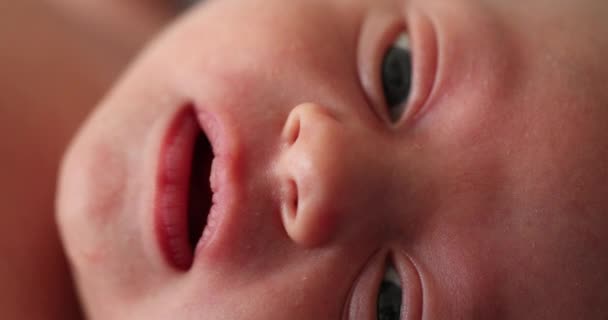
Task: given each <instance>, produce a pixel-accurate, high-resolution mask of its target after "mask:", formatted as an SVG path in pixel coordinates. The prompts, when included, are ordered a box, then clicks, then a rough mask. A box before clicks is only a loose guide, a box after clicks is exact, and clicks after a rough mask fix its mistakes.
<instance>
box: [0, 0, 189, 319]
mask: <svg viewBox="0 0 608 320" xmlns="http://www.w3.org/2000/svg"><path fill="white" fill-rule="evenodd" d="M191 2H194V1H186V0H183V1H169V0H18V1H10V0H0V205H1V207H0V210H1V211H0V319H7V320H12V319H16V320H17V319H26V320H33V319H45V320H49V319H50V320H53V319H62V320H69V319H82V318H83V317H82V314H81V311H80V309H79V308H78V304H77V301H76V295H75V293H74V291H73V286H72V281H71V278H70V275H69V269H68V266H67V263H66V261H65V258H64V256H63V253H62V250H61V246H60V242H59V238H58V235H57V231H56V226H55V223H54V220H53V215H54V213H53V210H54V209H53V202H54V193H55V183H56V176H57V168H58V165H59V162H60V159H61V155H62V153H63V150H64V149H65V147H66V145H67V144H68V142H69V140H70V138H71V137H72V135H73V134H74V133H75V131H76V130H77V128H78V126H79V124H80V123H81V122H82V121H83V119H84V118H85V117H86V115H87V114H88V113H89V112H90V110H91V109H92V108H93V107H94V106H95V104H96V103H97V102H98V101H99V100H100V98H101V97H102V96H103V95H104V94H105V93H106V91H107V90H108V89H109V88H110V86H111V85H112V83H113V82H114V81H115V80H116V78H117V77H118V76H119V75H120V74H121V72H122V70H124V68H125V67H126V66H127V65H128V63H129V62H130V61H131V59H132V58H133V57H134V56H135V55H136V54H137V53H138V52H139V51H140V50H141V48H142V47H143V46H145V44H146V43H147V42H148V41H149V40H150V39H151V38H153V37H154V35H155V34H157V33H158V32H159V30H161V29H162V28H163V27H164V26H166V25H167V24H168V23H170V22H171V21H172V20H174V19H175V18H176V17H177V16H179V15H180V14H181V13H182V12H184V11H185V10H187V7H188V6H189V5H190V4H191Z"/></svg>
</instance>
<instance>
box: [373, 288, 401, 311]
mask: <svg viewBox="0 0 608 320" xmlns="http://www.w3.org/2000/svg"><path fill="white" fill-rule="evenodd" d="M400 318H401V288H399V287H398V286H397V285H395V284H394V283H391V282H387V281H384V282H382V284H381V285H380V293H379V295H378V320H399V319H400Z"/></svg>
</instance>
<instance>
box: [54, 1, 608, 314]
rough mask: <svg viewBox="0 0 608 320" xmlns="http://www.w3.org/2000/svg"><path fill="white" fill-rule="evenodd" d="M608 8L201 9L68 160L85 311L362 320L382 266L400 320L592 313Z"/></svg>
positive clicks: (325, 5)
mask: <svg viewBox="0 0 608 320" xmlns="http://www.w3.org/2000/svg"><path fill="white" fill-rule="evenodd" d="M606 13H608V8H607V6H606V4H605V2H603V1H599V0H598V1H588V2H586V3H585V4H582V3H579V2H573V1H572V2H565V1H564V2H559V1H540V0H538V1H536V2H530V3H527V4H526V5H525V6H521V5H518V4H511V2H506V1H505V2H497V1H481V0H462V1H450V2H449V4H448V2H445V1H441V0H437V1H426V0H420V1H416V0H412V1H408V2H403V1H392V0H386V1H376V0H374V1H372V0H368V1H365V0H341V1H338V0H336V1H327V0H318V1H317V0H292V1H282V0H248V1H230V0H226V1H211V2H210V3H208V4H206V5H204V6H201V7H198V8H195V9H193V10H192V11H191V12H190V13H189V14H188V15H187V16H186V17H184V18H183V19H182V20H181V21H179V22H178V23H177V24H175V25H174V26H173V27H172V28H171V29H169V30H168V31H167V32H166V33H165V34H164V35H163V36H162V37H161V38H160V39H158V40H157V41H156V43H155V44H153V45H152V46H151V47H150V48H149V49H148V50H147V51H146V52H145V54H144V55H143V56H141V57H140V59H139V60H138V61H137V63H136V64H135V65H134V66H133V67H132V69H131V70H130V71H129V72H128V74H127V75H126V76H125V77H124V78H123V80H122V81H121V82H120V83H119V85H118V86H117V88H116V89H115V90H114V91H113V92H112V93H111V94H110V95H109V96H108V98H107V99H106V100H105V101H103V103H102V104H101V106H100V107H99V108H98V109H97V111H96V112H95V113H94V114H93V115H92V117H91V118H90V119H89V121H88V122H87V123H86V124H85V126H84V127H83V129H82V131H81V132H80V134H79V136H78V138H77V139H76V140H75V142H74V143H73V145H72V147H71V149H70V151H69V152H68V154H67V156H66V158H65V161H64V165H63V170H62V178H61V181H60V194H59V198H58V212H59V214H58V218H59V223H60V227H61V231H62V235H63V239H64V243H65V245H66V248H67V251H68V255H69V257H70V259H71V262H72V263H73V266H74V270H75V274H76V279H77V282H78V285H79V289H80V293H81V296H82V299H83V302H84V306H85V309H86V311H87V313H88V315H89V317H90V318H91V319H341V318H344V319H369V320H372V319H375V298H376V296H377V287H378V285H379V280H380V278H381V277H382V275H383V272H384V267H385V265H386V262H387V261H388V260H390V261H391V262H392V263H393V264H394V265H395V267H396V269H397V270H398V272H399V275H400V278H401V281H402V285H403V290H404V301H403V315H402V319H605V318H606V317H608V307H607V306H608V273H607V272H605V271H606V270H608V254H607V252H608V214H607V213H606V212H608V199H607V198H606V194H608V184H607V183H606V181H608V165H607V163H608V138H607V137H608V134H607V133H606V129H605V128H606V123H607V121H608V108H606V105H607V102H608V92H607V91H606V90H605V83H606V81H607V76H608V67H607V66H606V64H605V62H604V57H605V53H607V52H608V42H607V41H608V40H606V39H607V37H605V36H604V35H603V34H602V33H601V32H599V31H598V30H606V25H605V23H606V22H605V19H604V18H603V17H604V16H605V14H606ZM404 27H407V31H408V33H409V35H410V37H411V39H412V50H413V60H414V69H415V70H414V87H413V91H412V96H411V99H410V101H409V103H408V106H407V111H406V112H405V113H404V114H403V116H402V118H401V119H400V120H399V121H397V122H395V123H391V122H390V120H389V116H388V112H387V111H386V107H385V106H384V102H383V101H384V98H383V96H382V90H381V86H380V75H379V66H380V63H381V59H382V55H383V53H384V52H385V50H386V48H387V47H388V46H390V45H391V43H392V41H393V40H394V38H395V37H396V36H397V35H398V34H399V32H400V31H401V30H403V28H404ZM590 44H593V45H590ZM194 124H196V125H198V126H201V127H202V128H203V129H204V130H205V132H206V134H207V135H208V136H209V138H210V140H211V143H212V144H213V147H214V152H215V156H216V157H215V160H214V162H213V166H212V167H213V168H212V173H211V181H212V182H211V188H212V189H214V191H215V194H214V203H215V204H214V205H213V208H212V210H211V211H212V212H211V214H210V220H212V221H213V227H210V226H208V227H207V228H206V230H205V235H204V236H203V239H202V240H201V241H200V242H199V244H198V246H197V248H196V250H195V251H194V255H193V256H189V255H190V251H188V250H186V249H187V245H186V242H185V237H186V235H185V225H186V221H185V220H186V218H185V212H184V211H185V209H184V207H185V206H186V203H185V201H186V200H185V199H187V195H186V192H187V188H188V184H187V177H188V176H189V172H190V171H189V170H191V168H190V166H189V165H187V161H185V160H184V159H188V157H189V154H190V152H191V147H189V146H190V145H191V142H188V141H192V137H193V132H195V130H193V129H192V128H193V127H192V126H193V125H194ZM194 128H196V127H194ZM182 138H183V140H179V139H182ZM175 141H182V142H179V143H178V142H175ZM180 150H181V151H180ZM180 159H181V160H180ZM203 165H204V164H203ZM180 190H181V191H180ZM159 199H160V200H159ZM296 203H297V205H296ZM171 208H173V209H171ZM180 208H181V209H180ZM167 225H169V226H170V228H167ZM184 248H186V249H184ZM190 262H192V264H191V265H190Z"/></svg>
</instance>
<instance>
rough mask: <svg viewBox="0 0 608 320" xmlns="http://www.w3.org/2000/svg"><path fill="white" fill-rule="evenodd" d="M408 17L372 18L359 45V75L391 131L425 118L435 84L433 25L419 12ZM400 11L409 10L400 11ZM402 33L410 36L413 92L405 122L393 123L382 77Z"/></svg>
mask: <svg viewBox="0 0 608 320" xmlns="http://www.w3.org/2000/svg"><path fill="white" fill-rule="evenodd" d="M409 9H410V8H408V13H407V14H406V15H401V14H395V13H394V12H381V13H379V14H376V15H375V16H372V17H370V19H369V20H370V21H369V22H366V24H365V25H364V26H363V27H362V34H361V38H362V39H361V41H360V43H359V53H360V54H359V57H358V60H359V61H358V62H359V72H360V79H361V85H362V86H363V89H364V91H365V92H366V94H367V96H368V100H369V103H370V104H371V107H372V109H373V111H374V113H375V115H376V116H377V118H378V119H380V120H381V121H382V122H383V123H384V124H387V125H388V127H389V128H392V129H395V128H398V127H403V126H407V125H408V124H409V123H411V122H412V121H414V120H415V119H417V118H418V117H419V116H420V115H421V111H423V109H425V105H426V103H427V100H428V98H429V96H430V94H431V91H432V89H433V86H434V82H435V73H436V66H437V43H436V36H435V32H434V28H433V26H432V24H431V22H430V21H429V20H428V19H427V18H426V17H425V16H423V15H421V14H418V12H417V11H416V10H415V9H412V10H409ZM399 10H402V11H403V10H405V9H403V8H399ZM402 32H407V35H408V37H409V39H410V48H411V54H412V66H413V74H412V88H411V92H410V96H409V98H408V101H407V102H406V104H407V106H405V109H406V111H405V113H404V114H403V115H402V117H401V119H399V120H397V121H391V118H390V115H389V114H388V112H386V110H387V107H386V102H385V99H384V96H383V94H382V93H383V89H382V79H381V74H380V68H381V63H382V60H383V58H384V54H385V53H386V51H387V50H388V48H390V46H392V45H393V44H394V42H395V41H396V40H397V38H398V37H399V35H400V34H401V33H402Z"/></svg>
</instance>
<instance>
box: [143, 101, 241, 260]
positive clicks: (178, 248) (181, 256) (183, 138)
mask: <svg viewBox="0 0 608 320" xmlns="http://www.w3.org/2000/svg"><path fill="white" fill-rule="evenodd" d="M201 130H202V131H203V134H204V135H205V137H206V140H207V142H208V144H210V146H211V151H212V154H207V155H204V157H205V158H206V160H205V161H206V162H205V163H206V165H207V166H210V168H208V171H205V170H202V172H203V175H202V176H197V178H199V179H208V182H203V183H202V185H203V186H202V187H203V188H204V189H205V190H207V192H206V194H202V195H201V198H200V199H204V200H201V201H198V202H203V203H205V205H203V206H198V207H197V206H195V207H194V208H199V210H208V212H200V216H198V212H197V213H196V218H197V219H195V220H193V217H192V216H190V212H189V211H192V210H193V209H191V208H190V206H191V205H192V203H193V201H192V199H190V197H191V196H192V194H190V192H191V190H190V189H191V184H192V182H191V181H190V180H191V178H193V177H191V176H192V175H196V174H197V173H196V171H201V170H196V169H194V166H193V163H192V162H193V159H196V158H195V151H194V149H195V143H197V137H198V136H200V135H201ZM225 140H226V139H225V135H224V134H223V133H222V129H221V126H220V125H219V122H218V121H217V119H216V118H215V117H214V116H212V115H210V114H208V113H204V112H199V111H195V110H194V107H192V106H189V107H186V108H180V109H179V111H178V112H177V113H176V114H175V116H174V118H173V120H172V121H171V122H170V124H169V126H168V128H167V130H166V132H165V134H164V139H163V140H162V142H161V148H160V154H159V162H158V163H159V164H158V169H157V174H156V194H155V197H154V219H155V223H154V227H155V233H156V237H157V241H158V243H159V247H160V250H161V252H162V254H163V256H164V257H165V260H166V262H167V263H168V264H169V265H170V266H172V267H174V268H176V269H178V270H182V271H186V270H188V269H189V268H190V267H191V266H192V265H193V262H194V259H195V257H196V256H199V255H201V251H202V250H203V248H204V247H206V246H207V244H208V243H210V242H211V241H212V238H213V236H214V234H216V229H217V227H218V225H219V224H220V220H221V219H222V217H223V216H224V214H223V213H225V212H226V211H227V206H229V204H230V203H232V202H233V201H230V200H232V199H231V198H232V197H231V191H230V190H231V188H229V187H227V185H229V184H230V183H228V182H229V180H230V178H229V177H230V172H231V171H232V170H229V169H228V168H229V167H230V162H231V161H230V160H229V159H230V158H231V157H230V152H228V151H227V150H228V146H229V145H228V144H227V143H226V141H225ZM208 152H209V151H207V153H208ZM210 157H211V158H210ZM209 162H210V163H209ZM207 174H209V176H208V177H207V176H206V175H207ZM199 183H200V182H199ZM205 185H206V187H205ZM194 188H195V189H194V190H197V189H196V188H197V187H194ZM209 192H210V193H211V194H208V193H209ZM196 195H197V194H196V193H195V194H194V196H196ZM207 196H209V197H210V199H205V198H207ZM209 200H210V202H211V203H209ZM196 211H198V210H196ZM201 217H202V219H199V218H201ZM196 220H200V222H201V223H200V225H201V226H200V227H201V228H202V230H195V229H191V230H195V236H197V234H196V233H198V234H200V238H198V239H197V238H194V239H189V238H190V236H191V234H192V233H191V232H189V228H197V225H198V224H197V223H195V221H196ZM203 222H204V223H203ZM191 224H194V226H191ZM192 240H193V241H192ZM197 240H198V241H197ZM194 246H196V247H194Z"/></svg>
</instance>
